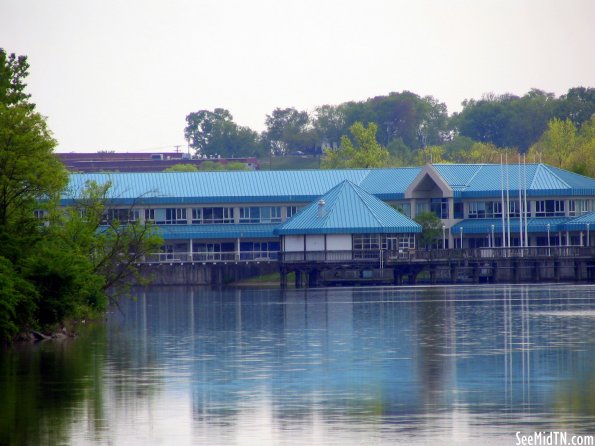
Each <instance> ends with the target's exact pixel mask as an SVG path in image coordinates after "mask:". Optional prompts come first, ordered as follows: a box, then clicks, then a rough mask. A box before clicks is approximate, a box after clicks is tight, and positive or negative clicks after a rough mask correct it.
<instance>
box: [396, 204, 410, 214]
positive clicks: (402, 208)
mask: <svg viewBox="0 0 595 446" xmlns="http://www.w3.org/2000/svg"><path fill="white" fill-rule="evenodd" d="M396 209H397V211H399V212H401V213H402V214H404V215H406V216H407V217H409V218H411V203H397V205H396Z"/></svg>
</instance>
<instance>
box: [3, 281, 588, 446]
mask: <svg viewBox="0 0 595 446" xmlns="http://www.w3.org/2000/svg"><path fill="white" fill-rule="evenodd" d="M552 430H553V431H566V432H569V433H574V434H594V433H595V285H547V286H546V285H543V286H448V287H397V288H338V289H317V290H289V291H286V292H281V291H279V290H276V289H225V290H218V291H214V290H210V289H203V288H177V287H170V288H155V289H151V290H150V291H145V292H143V291H139V292H138V294H137V300H136V301H127V302H124V304H123V307H122V313H119V312H114V313H111V314H110V315H109V317H108V320H107V323H106V324H105V325H101V326H97V327H90V328H89V329H87V330H86V331H85V333H83V334H82V335H81V336H80V337H79V338H78V339H76V340H67V341H63V342H45V343H42V344H38V345H35V346H20V347H18V348H14V349H12V350H10V351H5V352H0V444H8V445H11V444H14V445H17V444H31V445H37V444H41V445H43V444H48V445H55V444H68V445H175V446H182V445H285V444H291V445H302V444H308V445H353V444H365V445H368V444H386V445H389V444H390V445H393V444H436V443H439V444H441V445H449V444H453V445H454V444H456V445H458V444H473V445H476V444H487V445H490V444H492V445H500V444H502V445H513V444H516V436H515V434H516V432H521V433H522V434H532V433H533V432H534V431H552Z"/></svg>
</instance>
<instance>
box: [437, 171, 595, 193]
mask: <svg viewBox="0 0 595 446" xmlns="http://www.w3.org/2000/svg"><path fill="white" fill-rule="evenodd" d="M434 168H435V169H436V171H437V172H439V173H440V176H441V177H442V178H444V180H445V181H446V182H447V183H448V185H449V186H450V187H451V188H452V189H453V191H454V196H456V197H462V198H475V197H477V198H479V197H493V196H498V195H500V193H501V188H502V187H504V189H505V190H506V189H508V190H509V191H510V193H511V194H512V195H514V196H516V195H517V194H518V191H519V187H520V188H521V189H524V188H525V185H526V188H527V195H528V196H580V195H594V194H595V179H593V178H588V177H585V176H582V175H578V174H576V173H572V172H568V171H566V170H563V169H558V168H556V167H552V166H548V165H546V164H526V165H521V166H520V167H519V165H518V164H505V165H504V166H501V165H500V164H467V165H465V164H436V165H434Z"/></svg>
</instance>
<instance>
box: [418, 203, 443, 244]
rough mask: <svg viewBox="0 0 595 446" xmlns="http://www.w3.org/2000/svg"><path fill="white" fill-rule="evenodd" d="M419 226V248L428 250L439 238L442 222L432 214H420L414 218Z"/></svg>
mask: <svg viewBox="0 0 595 446" xmlns="http://www.w3.org/2000/svg"><path fill="white" fill-rule="evenodd" d="M415 221H416V222H417V223H419V224H420V225H421V228H422V229H421V234H420V235H419V238H418V245H419V246H420V247H425V248H428V247H430V246H432V244H433V243H434V242H435V241H436V240H437V239H438V237H440V233H441V231H442V221H441V220H440V219H439V218H438V217H437V216H436V214H434V213H433V212H422V213H420V214H418V215H417V216H416V217H415Z"/></svg>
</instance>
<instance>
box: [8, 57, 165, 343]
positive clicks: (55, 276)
mask: <svg viewBox="0 0 595 446" xmlns="http://www.w3.org/2000/svg"><path fill="white" fill-rule="evenodd" d="M28 69H29V64H28V62H27V58H26V57H25V56H18V57H17V56H16V55H15V54H7V53H6V52H5V51H4V50H3V49H2V48H0V345H2V344H4V343H8V342H10V341H11V340H12V339H13V338H14V336H15V335H17V334H19V333H23V332H34V331H38V332H40V333H41V332H51V331H54V330H56V329H59V328H60V327H61V326H63V324H64V323H65V322H66V321H69V320H77V319H84V318H89V317H95V316H97V315H100V314H101V313H102V312H103V311H104V310H105V309H106V308H107V305H108V304H109V303H110V301H111V302H113V303H116V302H117V298H118V296H119V295H121V293H123V292H125V291H126V289H127V287H129V286H130V285H131V284H132V283H134V282H135V280H136V281H137V282H142V281H143V279H142V277H141V276H140V274H139V271H138V268H137V266H136V265H137V262H138V260H139V259H140V258H141V257H142V256H143V255H144V254H146V253H147V252H154V250H156V249H157V248H158V247H159V246H160V245H161V239H160V237H158V236H157V235H155V233H154V231H153V228H152V227H151V226H150V225H147V224H145V223H141V221H140V219H138V218H135V211H134V206H131V207H130V209H125V210H116V209H111V208H110V207H109V203H110V198H112V193H111V190H110V184H109V183H107V184H101V185H100V184H96V183H88V184H86V185H85V187H84V188H83V189H82V190H77V191H67V185H68V173H67V171H66V169H65V168H64V165H63V164H62V163H61V162H60V161H59V159H58V158H57V157H56V156H55V155H54V153H53V150H54V147H55V146H56V140H55V139H54V138H53V137H52V134H51V131H50V130H49V128H48V126H47V123H46V119H45V118H44V117H43V116H41V115H40V114H39V113H37V112H36V111H35V104H33V103H32V102H31V101H30V95H28V94H26V93H25V88H26V84H25V82H24V81H25V78H26V77H27V74H28ZM65 196H68V197H70V198H71V202H72V205H71V206H68V207H62V206H60V205H59V203H60V199H61V198H63V197H65ZM140 198H142V197H140Z"/></svg>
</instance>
